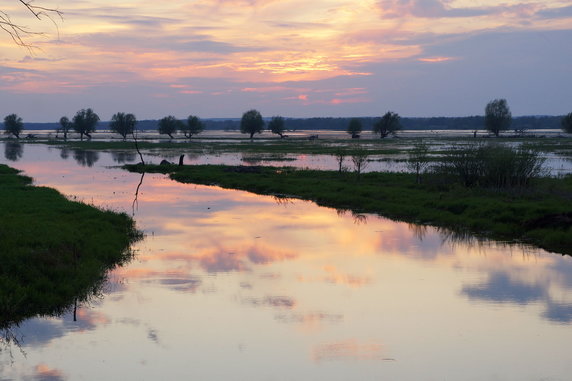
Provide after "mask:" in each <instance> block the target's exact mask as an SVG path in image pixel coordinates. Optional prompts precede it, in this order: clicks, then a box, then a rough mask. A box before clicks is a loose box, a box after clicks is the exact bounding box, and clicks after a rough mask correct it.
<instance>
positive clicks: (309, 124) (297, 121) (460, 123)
mask: <svg viewBox="0 0 572 381" xmlns="http://www.w3.org/2000/svg"><path fill="white" fill-rule="evenodd" d="M351 119H352V118H349V117H348V118H325V117H324V118H286V117H284V128H285V129H286V130H289V131H292V130H339V131H346V130H347V128H348V124H349V122H350V120H351ZM359 119H360V121H361V123H362V127H363V131H371V130H372V129H373V125H374V123H375V122H376V121H377V120H378V119H379V117H363V118H359ZM201 121H202V122H203V124H204V128H205V130H237V131H240V118H235V119H231V118H229V119H201ZM265 121H266V122H269V121H270V118H265ZM400 123H401V125H402V127H403V129H404V130H471V131H473V130H484V129H485V117H484V116H463V117H431V118H407V117H401V118H400ZM561 123H562V116H518V117H513V118H512V124H511V126H510V129H509V131H511V130H517V131H520V130H530V129H556V130H560V129H561V128H562V124H561ZM158 124H159V120H141V121H138V123H137V129H138V130H154V131H157V127H158ZM57 128H59V124H58V123H26V129H27V130H56V129H57ZM98 129H99V130H109V129H110V127H109V122H108V121H106V122H99V124H98Z"/></svg>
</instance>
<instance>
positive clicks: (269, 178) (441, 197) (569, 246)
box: [126, 165, 572, 254]
mask: <svg viewBox="0 0 572 381" xmlns="http://www.w3.org/2000/svg"><path fill="white" fill-rule="evenodd" d="M126 168H127V169H129V170H131V171H138V172H140V171H143V170H145V171H147V172H161V173H168V174H169V175H170V177H171V178H172V179H174V180H177V181H180V182H184V183H196V184H207V185H218V186H221V187H224V188H231V189H242V190H246V191H250V192H254V193H258V194H270V195H274V196H281V197H290V198H299V199H305V200H312V201H315V202H316V203H317V204H318V205H324V206H329V207H334V208H336V209H347V210H352V211H354V212H356V213H365V212H368V213H377V214H380V215H383V216H386V217H389V218H392V219H395V220H401V221H406V222H413V223H418V224H428V225H434V226H439V227H444V228H448V229H451V230H453V231H455V232H457V233H458V234H473V235H477V236H482V237H487V238H493V239H497V240H502V241H518V242H523V243H530V244H534V245H536V246H539V247H543V248H545V249H547V250H550V251H555V252H559V253H566V254H572V227H571V225H566V224H564V225H562V226H560V225H556V226H549V227H539V226H533V227H531V226H532V225H531V224H529V223H528V222H530V221H535V220H537V219H540V218H542V217H544V216H547V215H551V214H561V213H572V202H571V201H572V176H567V177H564V178H559V179H556V178H538V179H532V180H531V181H532V182H533V184H532V185H533V186H531V187H528V188H518V189H490V188H480V187H479V188H470V187H465V186H463V185H462V184H459V183H458V182H449V181H442V179H441V178H440V176H438V175H434V174H430V173H427V174H425V175H424V181H423V183H422V184H417V182H416V175H415V174H407V173H381V172H370V173H362V174H361V175H360V178H359V181H357V180H356V176H355V174H353V173H349V172H341V173H340V172H338V171H317V170H297V169H294V168H290V167H282V168H271V167H255V168H252V167H250V168H251V169H249V170H248V171H243V170H240V168H248V167H233V166H222V165H195V166H183V167H178V166H161V167H160V166H145V167H143V166H138V165H130V166H126Z"/></svg>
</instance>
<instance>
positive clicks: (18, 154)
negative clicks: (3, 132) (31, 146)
mask: <svg viewBox="0 0 572 381" xmlns="http://www.w3.org/2000/svg"><path fill="white" fill-rule="evenodd" d="M23 154H24V145H23V144H21V143H18V142H13V141H7V142H5V143H4V157H5V158H6V159H7V160H10V161H18V160H20V159H21V158H22V155H23Z"/></svg>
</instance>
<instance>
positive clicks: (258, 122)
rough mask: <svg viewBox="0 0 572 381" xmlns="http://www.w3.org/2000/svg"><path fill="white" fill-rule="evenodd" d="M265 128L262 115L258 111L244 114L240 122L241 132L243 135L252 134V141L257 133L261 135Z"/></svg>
mask: <svg viewBox="0 0 572 381" xmlns="http://www.w3.org/2000/svg"><path fill="white" fill-rule="evenodd" d="M262 128H264V120H263V119H262V115H260V113H259V112H258V111H256V110H250V111H247V112H245V113H244V114H242V119H241V120H240V132H241V133H243V134H250V139H252V137H253V136H254V134H256V133H259V134H260V133H261V132H262Z"/></svg>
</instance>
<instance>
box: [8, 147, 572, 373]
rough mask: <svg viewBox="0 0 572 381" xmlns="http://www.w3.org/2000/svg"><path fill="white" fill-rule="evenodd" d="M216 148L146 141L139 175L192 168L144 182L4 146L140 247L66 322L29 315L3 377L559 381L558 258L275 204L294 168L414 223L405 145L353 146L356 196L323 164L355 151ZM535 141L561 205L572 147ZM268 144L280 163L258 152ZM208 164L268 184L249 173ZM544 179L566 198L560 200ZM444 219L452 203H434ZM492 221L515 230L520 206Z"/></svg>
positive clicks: (571, 274)
mask: <svg viewBox="0 0 572 381" xmlns="http://www.w3.org/2000/svg"><path fill="white" fill-rule="evenodd" d="M205 140H207V139H205ZM211 140H213V141H210V142H209V141H207V142H200V141H197V142H195V141H193V142H177V143H175V144H176V145H175V144H173V143H170V142H161V143H156V144H155V145H154V143H153V142H149V143H145V142H142V143H141V144H140V146H141V148H142V153H143V155H144V157H145V158H146V161H149V162H150V163H155V164H158V163H159V162H160V161H161V160H162V159H166V160H169V161H173V160H175V159H176V158H178V156H179V155H181V154H185V155H186V156H185V164H187V165H185V166H184V168H183V169H179V168H177V166H172V167H171V166H166V167H165V166H164V167H163V168H160V166H157V167H156V168H155V169H151V168H148V170H147V172H146V173H145V174H144V175H141V174H140V173H135V172H128V171H126V170H125V169H122V168H120V165H124V164H126V163H132V164H136V163H137V162H138V160H139V158H138V156H137V155H136V153H135V152H134V151H133V149H132V146H129V145H127V144H128V143H122V142H97V141H91V142H83V143H79V142H74V141H71V142H68V143H65V144H62V143H61V142H58V144H44V143H17V145H18V146H16V142H13V141H5V142H3V143H0V144H4V150H5V151H4V153H5V155H4V157H2V158H0V162H1V163H5V164H8V165H10V166H11V167H14V168H17V169H19V170H22V171H23V172H24V174H25V175H27V176H30V177H31V178H33V179H34V184H35V185H42V186H48V187H51V188H55V189H57V190H58V191H59V192H60V193H62V194H64V195H66V196H67V197H68V199H73V200H81V201H84V202H86V203H88V204H92V205H95V206H97V207H100V208H104V209H111V210H114V211H117V212H123V213H127V214H129V215H130V216H132V218H133V219H134V220H135V221H136V223H137V227H138V228H139V229H141V231H142V232H143V233H144V235H145V236H144V238H143V239H142V240H140V241H137V242H134V243H133V245H132V252H133V254H134V255H133V259H132V260H131V261H128V262H127V261H126V262H125V263H122V266H119V267H116V268H113V269H111V270H110V271H109V272H108V273H107V275H106V277H105V280H104V281H103V284H101V287H99V290H100V291H99V292H98V295H97V297H95V298H89V300H83V301H80V303H78V306H77V308H76V311H75V314H74V313H73V311H72V310H66V311H61V313H60V314H55V315H50V316H44V315H41V314H40V315H38V316H35V317H29V318H27V319H24V320H22V321H20V322H19V323H18V324H17V325H14V326H12V327H11V329H10V334H11V335H13V337H16V338H18V344H19V347H18V350H13V349H15V348H14V344H10V343H8V344H7V346H4V347H3V349H2V352H0V356H1V357H0V378H2V379H8V380H12V379H14V380H17V379H26V378H30V379H34V378H37V379H42V377H43V378H47V377H52V379H70V380H72V379H80V378H81V379H93V380H97V379H113V378H121V379H126V380H128V379H133V380H138V379H156V378H159V377H168V378H196V379H254V380H256V379H276V380H282V379H283V380H287V379H293V378H297V379H325V378H329V379H332V380H345V379H350V378H352V379H364V380H370V379H371V380H373V379H400V380H417V379H427V380H433V379H435V380H436V379H443V378H450V379H460V380H482V379H493V378H498V379H515V380H517V379H518V380H526V379H530V380H537V379H542V378H550V379H555V380H565V379H567V377H568V375H569V374H570V372H571V371H572V368H571V365H570V362H569V361H567V360H566V359H567V353H568V345H569V342H570V340H571V339H572V336H570V326H571V324H572V260H571V259H572V258H571V257H570V256H568V255H560V254H555V253H550V252H547V251H545V250H543V249H541V248H537V247H535V246H532V245H528V244H526V243H525V242H522V241H523V240H519V242H516V243H514V242H506V241H507V240H506V239H502V238H503V237H504V236H501V240H489V239H487V238H490V236H486V235H484V236H483V235H477V236H473V235H467V234H458V232H456V231H454V230H453V231H452V230H450V229H445V225H447V224H443V226H438V227H435V226H432V225H431V224H415V223H413V222H414V221H416V220H417V222H430V221H431V220H433V218H431V217H427V218H424V217H423V216H419V215H414V216H411V217H410V218H400V216H398V215H397V214H396V215H392V214H391V213H387V212H386V214H385V215H386V216H389V217H393V218H395V219H397V220H398V221H395V220H390V219H388V218H386V217H382V216H380V215H378V214H377V213H378V212H379V210H377V209H376V207H369V206H367V205H365V206H364V205H363V202H362V201H363V200H362V201H360V202H357V201H355V202H356V203H355V204H351V202H350V201H344V202H338V200H336V201H335V202H327V201H326V202H325V201H321V200H320V196H315V195H312V194H307V195H306V194H301V192H300V188H299V187H296V188H291V189H288V190H287V191H284V189H285V188H284V187H286V186H292V187H294V186H295V185H296V181H297V180H296V179H295V178H289V179H288V181H286V182H285V184H281V183H280V182H279V180H278V179H277V178H276V177H275V176H277V175H283V174H284V173H285V172H284V171H288V169H285V168H284V167H285V166H286V167H290V169H289V171H290V172H291V173H290V172H289V173H288V174H296V176H298V175H300V176H308V177H310V178H311V179H312V181H314V182H316V183H318V182H319V186H321V187H326V188H328V189H336V187H342V186H344V187H348V188H347V189H345V191H344V192H342V194H349V195H353V196H355V197H354V198H358V199H359V197H361V195H360V194H359V191H363V192H366V191H367V192H373V191H372V190H370V189H367V188H368V182H369V181H370V180H371V181H373V180H372V179H374V178H375V181H381V180H380V179H379V178H378V177H381V178H384V179H385V180H383V181H386V182H387V183H388V186H387V188H388V191H389V190H391V189H394V191H393V192H390V193H393V194H394V193H400V196H401V197H403V198H402V199H399V200H396V201H395V202H396V203H397V204H400V203H401V204H403V203H406V204H408V203H411V206H410V207H411V209H417V207H416V206H415V204H413V203H412V202H411V201H409V200H414V199H417V198H419V197H421V196H412V195H410V194H406V193H403V188H399V186H400V184H399V181H397V180H398V179H401V181H403V182H405V183H406V186H405V188H406V189H410V190H411V192H414V191H415V190H416V188H418V187H419V185H417V184H416V183H415V176H414V175H412V174H411V173H408V172H409V171H408V167H407V165H406V162H405V159H406V158H407V151H408V149H409V148H408V147H413V146H414V145H415V144H416V141H415V140H409V139H402V140H398V139H390V140H387V141H383V142H378V141H377V140H373V139H372V140H371V141H369V140H368V141H363V142H361V144H360V145H361V146H362V147H363V146H365V147H369V148H370V149H371V152H370V156H369V159H371V161H369V162H368V165H367V166H366V168H365V169H364V173H362V174H361V175H360V176H359V180H357V176H356V174H355V173H354V169H353V168H352V163H351V162H350V161H349V156H348V157H346V160H345V161H344V163H343V164H344V166H345V167H346V170H345V171H343V172H342V173H341V174H340V173H339V172H337V170H338V163H337V162H336V160H335V158H334V157H333V154H334V153H335V150H336V149H337V148H338V147H339V146H340V145H347V146H350V147H355V146H356V145H355V142H351V141H341V140H339V139H331V140H328V141H321V142H315V141H314V142H310V141H298V142H297V141H295V140H294V141H292V142H281V143H278V142H274V141H272V142H257V141H256V139H255V141H254V142H251V141H249V140H248V141H243V140H237V141H236V142H234V143H233V142H228V141H227V140H224V141H217V140H216V139H211ZM529 141H530V140H529ZM536 142H537V141H536V140H534V141H533V143H534V144H537V146H538V145H542V146H544V147H546V149H545V150H544V151H542V152H543V156H544V157H546V158H547V160H546V162H545V165H547V166H548V167H549V168H550V170H551V171H552V175H553V176H552V178H548V179H547V180H546V183H545V184H541V185H540V188H536V189H542V187H544V186H546V187H547V189H551V190H553V191H554V193H555V194H559V195H561V193H562V192H564V193H565V192H566V191H567V189H568V188H566V187H567V186H569V177H567V173H570V163H569V161H568V158H569V157H570V140H566V141H559V140H558V139H554V140H550V141H549V140H538V143H536ZM53 143H55V142H53ZM90 143H91V144H94V145H92V146H89V144H90ZM506 143H507V144H518V145H523V144H528V143H527V142H525V141H515V140H508V139H507V142H506ZM96 144H101V145H100V146H97V145H96ZM123 144H126V145H124V146H122V145H123ZM145 144H149V145H148V146H146V145H145ZM158 144H161V145H158ZM257 144H258V147H256V145H257ZM270 144H273V145H276V147H273V148H268V147H266V148H261V147H260V146H261V145H270ZM460 144H463V143H462V141H460V140H459V139H445V140H439V141H438V142H437V143H435V144H434V145H433V146H432V147H433V148H432V149H431V151H432V154H433V155H432V157H438V156H439V155H440V152H439V151H440V150H439V149H438V148H436V147H441V148H442V149H443V151H444V150H445V149H446V147H447V146H451V145H455V146H458V145H460ZM531 144H532V143H531ZM232 145H235V147H234V148H232V147H231V146H232ZM237 145H238V146H239V147H240V148H237V147H236V146H237ZM286 145H290V146H286ZM320 145H321V146H323V147H321V148H320ZM9 146H10V147H9ZM278 147H282V148H278ZM293 147H296V149H294V148H293ZM362 147H359V148H360V149H361V148H362ZM548 147H550V148H548ZM352 149H353V148H352ZM356 149H357V147H356ZM348 155H350V156H351V153H350V154H348ZM245 158H247V159H250V160H251V159H252V158H257V159H258V160H255V161H254V162H253V161H252V160H251V161H249V160H244V159H245ZM269 158H272V159H271V160H268V159H269ZM281 158H286V159H285V160H282V161H281V160H280V159H281ZM210 164H217V165H218V166H216V167H209V166H207V165H210ZM221 165H225V166H227V167H232V168H234V167H236V166H250V167H252V168H256V167H258V166H260V165H263V166H264V167H267V166H271V167H272V168H271V169H268V168H263V167H261V169H260V173H258V172H256V171H257V170H254V172H252V173H245V172H232V171H225V170H224V168H225V167H223V166H221ZM292 168H301V169H309V171H302V170H300V171H298V170H293V169H292ZM157 170H160V171H161V172H168V173H170V174H171V176H172V177H175V178H176V177H177V176H181V177H180V178H178V179H177V180H182V181H185V183H182V182H179V181H174V180H173V179H171V178H169V177H168V176H166V175H164V174H162V173H157V172H156V171H157ZM316 170H319V171H317V172H312V171H316ZM154 171H155V172H154ZM187 171H188V172H187ZM217 171H220V172H217ZM280 171H281V173H280V174H279V173H278V172H280ZM324 171H326V172H325V174H324ZM383 171H386V172H387V171H390V172H391V173H383ZM298 172H300V173H298ZM251 175H264V177H265V178H266V180H265V181H267V183H266V184H265V188H256V187H257V186H258V185H257V184H260V181H259V180H256V181H254V185H249V186H245V185H244V182H245V181H246V182H247V181H253V180H245V179H247V178H248V176H251ZM322 175H323V176H324V177H320V176H322ZM208 176H213V177H208ZM225 176H228V178H225ZM232 176H239V177H240V183H232V181H238V180H232ZM329 177H331V178H332V179H330V180H331V181H336V182H337V183H335V184H333V183H332V184H330V183H327V181H330V180H328V178H329ZM370 178H371V179H370ZM550 181H556V182H563V183H564V185H563V186H564V188H563V189H564V191H560V188H558V187H559V186H561V185H559V184H560V183H558V185H551V184H550ZM186 182H189V183H186ZM213 184H219V185H222V186H224V187H227V188H242V189H244V190H251V191H255V192H256V193H266V194H255V193H251V192H246V191H244V190H237V189H225V188H222V187H219V186H217V185H213ZM326 184H327V186H326ZM389 185H391V187H396V188H391V187H390V186H389ZM272 186H275V187H276V188H271V187H272ZM401 186H403V184H401ZM309 188H310V189H311V188H312V187H311V186H310V187H309ZM456 190H457V191H459V190H460V189H459V188H456ZM440 192H441V193H443V191H442V190H441V191H440ZM491 192H492V191H491ZM503 192H504V191H503ZM474 193H479V192H478V191H475V192H474ZM481 193H482V192H481ZM284 196H286V197H284ZM293 196H297V197H299V198H304V199H308V200H303V199H299V198H296V197H293ZM473 196H474V197H476V196H477V195H473ZM478 196H480V195H478ZM336 197H338V196H336ZM427 197H428V199H433V198H434V197H433V196H427ZM495 197H496V196H495ZM502 197H505V196H504V194H503V196H502ZM559 197H560V196H559ZM382 198H383V199H385V198H387V197H382ZM310 200H314V201H317V203H316V202H314V201H310ZM437 200H439V199H437ZM427 202H428V201H427V200H425V201H424V203H427ZM439 202H442V203H443V205H448V204H450V203H452V201H451V200H448V199H447V196H446V195H445V196H443V197H442V198H441V199H440V200H439ZM458 202H459V201H458ZM479 202H483V201H479ZM545 202H546V203H550V200H547V199H546V197H544V198H543V197H540V198H539V200H538V205H543V206H542V207H540V206H539V209H542V211H543V213H544V212H546V213H552V209H550V208H552V207H551V206H545V205H544V204H543V203H545ZM318 204H321V205H323V206H320V205H318ZM500 204H502V205H504V204H511V205H512V206H513V208H514V209H515V214H514V215H515V216H518V215H519V207H518V202H516V201H515V200H508V201H507V200H503V201H502V202H499V205H500ZM559 205H562V207H563V208H567V207H569V206H568V205H569V203H568V204H566V203H564V202H563V201H560V204H559ZM384 208H385V206H384ZM491 208H493V209H496V208H498V205H496V206H495V205H493V206H491ZM555 208H557V207H555ZM449 209H453V210H456V209H455V207H451V206H449ZM384 210H385V209H384ZM558 210H563V209H562V208H560V209H558ZM372 212H375V214H373V213H372ZM382 214H383V213H382ZM453 215H454V213H453ZM451 218H452V217H451ZM513 218H517V217H513ZM523 218H524V217H523ZM532 218H533V217H530V218H529V219H532ZM399 220H401V221H399ZM455 224H457V223H456V222H455V221H453V222H451V224H449V225H455ZM435 225H439V224H435ZM493 236H494V235H493ZM568 248H569V247H568ZM556 251H558V250H556ZM560 252H566V250H560ZM74 315H75V316H74ZM74 317H75V319H74ZM23 353H25V355H24V354H23ZM475 359H478V361H475ZM102 364H105V366H102Z"/></svg>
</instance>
